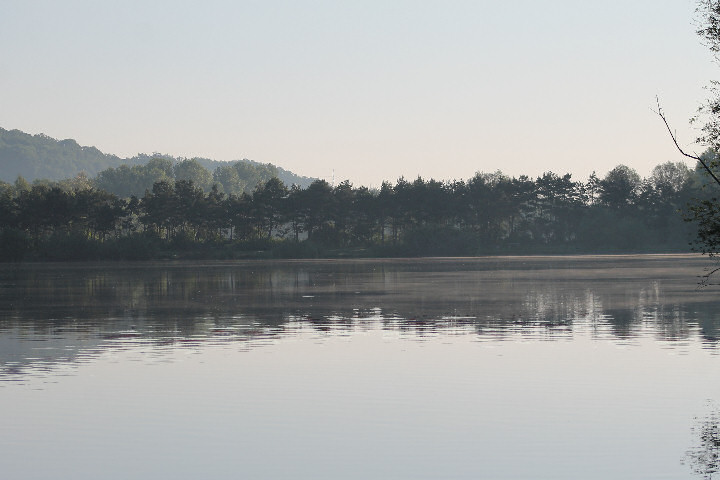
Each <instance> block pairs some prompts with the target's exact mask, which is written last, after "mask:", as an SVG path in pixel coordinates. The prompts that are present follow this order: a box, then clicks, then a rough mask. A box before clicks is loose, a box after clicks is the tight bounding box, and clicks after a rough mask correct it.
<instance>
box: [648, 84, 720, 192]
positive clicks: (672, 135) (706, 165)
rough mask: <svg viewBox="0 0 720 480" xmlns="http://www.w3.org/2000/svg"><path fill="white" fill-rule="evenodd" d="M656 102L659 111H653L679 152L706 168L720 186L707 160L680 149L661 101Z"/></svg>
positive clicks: (657, 99)
mask: <svg viewBox="0 0 720 480" xmlns="http://www.w3.org/2000/svg"><path fill="white" fill-rule="evenodd" d="M655 100H656V101H657V110H653V112H655V113H656V114H657V115H658V116H659V117H660V118H661V119H662V121H663V122H664V123H665V127H666V128H667V131H668V133H669V134H670V138H672V141H673V143H674V144H675V148H677V149H678V151H679V152H680V153H681V154H683V155H684V156H686V157H687V158H692V159H693V160H696V161H698V162H700V164H701V165H702V166H703V167H705V170H706V171H707V172H708V173H709V174H710V176H711V177H712V178H713V180H715V183H717V184H718V185H720V179H718V177H716V176H715V174H714V173H713V171H712V170H710V167H709V166H708V164H707V163H705V160H703V159H702V158H700V157H699V156H698V155H690V154H689V153H685V151H684V150H683V149H682V148H681V147H680V144H679V143H678V141H677V137H675V134H674V133H673V131H672V129H671V128H670V124H669V123H668V121H667V118H666V117H665V113H663V111H662V107H661V106H660V99H659V98H657V97H655Z"/></svg>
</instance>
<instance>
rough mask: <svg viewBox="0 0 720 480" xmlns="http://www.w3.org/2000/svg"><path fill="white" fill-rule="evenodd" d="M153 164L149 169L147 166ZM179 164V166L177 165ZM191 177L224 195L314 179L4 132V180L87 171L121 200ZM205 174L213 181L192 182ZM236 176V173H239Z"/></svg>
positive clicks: (0, 133)
mask: <svg viewBox="0 0 720 480" xmlns="http://www.w3.org/2000/svg"><path fill="white" fill-rule="evenodd" d="M148 164H149V165H148ZM176 165H179V167H174V166H176ZM174 168H175V170H177V169H179V174H180V176H182V175H189V177H188V179H193V181H195V183H199V184H203V185H204V186H207V187H208V188H209V186H210V185H209V183H210V181H211V180H212V176H213V175H219V177H220V178H219V180H218V181H220V183H223V184H225V186H226V193H239V192H242V191H245V190H252V189H253V188H254V187H255V185H257V183H259V182H260V181H266V180H268V179H269V178H271V177H278V178H279V179H280V180H282V181H283V182H285V183H286V184H288V185H292V184H293V183H294V184H297V185H300V186H303V187H306V186H308V185H310V183H311V182H312V181H313V180H314V179H313V178H308V177H303V176H300V175H296V174H294V173H293V172H290V171H288V170H285V169H283V168H280V167H277V166H275V165H272V164H269V163H267V164H263V163H259V162H255V161H253V160H248V159H243V160H234V161H231V162H223V161H219V160H212V159H209V158H193V159H186V158H180V157H173V156H172V155H165V154H158V153H154V154H152V155H148V154H143V153H141V154H137V155H135V156H134V157H130V158H120V157H118V156H116V155H110V154H106V153H103V152H101V151H100V150H98V149H97V148H95V147H85V146H80V145H79V144H78V143H77V142H76V141H75V140H73V139H65V140H57V139H55V138H52V137H50V136H48V135H44V134H42V133H41V134H37V135H30V134H28V133H25V132H22V131H20V130H5V129H3V128H0V181H5V182H13V181H14V180H15V179H16V178H17V177H22V178H24V179H25V180H27V181H29V182H34V181H40V182H45V183H47V182H48V181H50V182H53V181H56V182H57V181H62V180H63V179H68V178H74V177H76V176H77V175H78V174H79V173H81V172H82V173H83V174H84V176H86V177H88V178H96V179H97V183H96V186H98V187H99V188H102V189H105V190H107V191H109V192H112V193H115V194H117V195H119V196H128V195H137V196H141V195H143V194H144V193H145V190H146V189H149V188H152V185H153V183H154V182H156V181H160V180H166V179H174V178H175V173H174V171H173V170H174ZM205 170H207V171H208V174H207V175H209V176H210V177H211V178H210V179H204V178H201V177H197V178H191V177H192V175H193V174H196V173H199V174H203V171H205ZM235 174H237V175H235Z"/></svg>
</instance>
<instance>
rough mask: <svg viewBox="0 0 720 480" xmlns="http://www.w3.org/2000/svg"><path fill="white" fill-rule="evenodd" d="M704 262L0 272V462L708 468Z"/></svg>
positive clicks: (138, 470) (489, 474)
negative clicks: (700, 279)
mask: <svg viewBox="0 0 720 480" xmlns="http://www.w3.org/2000/svg"><path fill="white" fill-rule="evenodd" d="M707 262H708V260H707V259H704V258H701V257H697V256H682V255H680V256H667V255H658V256H612V257H588V256H582V257H514V258H502V257H496V258H480V259H452V260H449V259H422V260H352V261H284V262H218V263H192V262H178V263H158V264H147V263H140V264H52V265H20V266H10V265H5V266H2V267H0V412H2V413H0V472H2V474H1V475H0V476H2V478H11V479H35V478H37V479H47V478H73V479H91V478H92V479H97V478H103V479H115V478H117V479H127V478H140V479H146V478H147V479H157V478H176V479H186V478H187V479H190V478H252V479H263V478H269V479H276V478H279V479H303V478H312V479H325V478H332V479H344V478H349V479H356V478H357V479H369V478H378V479H380V478H382V479H400V478H402V479H416V478H433V479H435V478H437V479H455V478H458V479H459V478H468V479H469V478H472V479H478V478H480V479H564V478H567V479H570V478H572V479H578V478H582V479H610V478H612V479H664V478H667V479H671V478H672V479H684V478H688V479H690V478H703V474H704V475H705V478H715V477H716V476H715V475H713V473H714V471H715V470H717V467H718V466H717V460H715V457H714V456H713V455H717V454H718V453H720V452H719V448H720V447H716V446H715V445H716V442H715V441H716V440H717V444H718V445H720V433H718V428H719V427H718V426H719V425H720V413H719V412H720V382H718V379H720V356H719V355H718V352H720V348H719V347H720V345H718V342H719V339H720V301H719V300H720V297H719V296H718V293H720V290H718V289H719V288H720V287H708V288H698V286H697V282H698V275H702V274H703V272H704V270H703V269H704V267H706V266H707V264H708V263H707ZM717 478H720V475H718V476H717Z"/></svg>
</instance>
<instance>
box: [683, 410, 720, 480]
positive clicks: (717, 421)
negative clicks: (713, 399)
mask: <svg viewBox="0 0 720 480" xmlns="http://www.w3.org/2000/svg"><path fill="white" fill-rule="evenodd" d="M711 409H712V410H711V412H710V413H709V414H707V416H705V417H704V418H702V419H698V421H697V424H696V425H695V426H694V427H693V434H694V437H695V441H696V444H695V445H693V447H692V448H691V449H690V450H688V451H687V453H686V455H685V457H686V458H685V461H686V463H687V464H688V465H689V466H690V468H691V469H692V471H693V473H694V474H696V475H698V476H702V478H704V479H706V480H710V479H712V478H713V475H715V474H716V473H718V472H720V410H718V409H717V408H716V407H713V406H712V405H711Z"/></svg>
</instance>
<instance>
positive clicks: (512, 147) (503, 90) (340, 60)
mask: <svg viewBox="0 0 720 480" xmlns="http://www.w3.org/2000/svg"><path fill="white" fill-rule="evenodd" d="M661 3H662V9H661V8H659V3H658V2H657V1H654V2H650V1H636V2H633V3H632V4H627V3H625V2H619V1H610V2H604V3H603V4H596V3H591V2H571V1H569V0H556V1H544V2H531V1H524V2H523V1H521V2H513V4H512V5H510V4H495V3H490V2H470V1H457V2H453V3H451V4H447V3H441V2H433V1H429V2H422V3H418V2H407V1H396V2H390V3H388V2H374V1H369V2H362V3H357V4H346V3H343V4H338V3H335V2H323V1H304V2H240V3H235V2H210V3H204V4H203V5H202V6H192V5H177V4H175V3H173V2H155V3H153V4H152V5H148V4H145V3H141V2H123V3H121V4H106V3H102V4H97V3H93V2H85V1H76V2H64V3H63V4H56V3H54V2H48V1H39V2H12V1H11V2H9V3H8V4H7V5H5V14H4V15H3V17H2V18H0V42H2V45H4V47H3V50H4V51H3V55H4V58H5V62H3V65H0V92H1V93H0V99H1V100H2V105H3V108H2V110H0V126H2V127H3V128H6V129H10V130H12V129H18V130H22V131H24V132H27V133H31V134H38V133H44V134H46V135H49V136H51V137H53V138H58V139H65V138H72V139H74V140H76V141H77V142H78V143H79V144H81V145H86V146H95V147H97V148H99V149H100V150H102V151H103V152H105V153H110V154H115V155H118V156H120V157H131V156H134V155H136V154H138V153H148V154H149V153H152V152H159V153H164V154H170V155H173V156H181V157H188V158H192V157H205V158H211V159H214V160H225V161H229V160H236V159H242V158H248V159H252V160H255V161H258V162H261V163H273V164H275V165H277V166H279V167H282V168H285V169H287V170H291V171H293V172H294V173H297V174H299V175H304V176H311V177H319V178H324V179H328V180H330V179H331V178H332V176H333V173H334V177H335V180H336V181H341V180H345V179H349V180H350V181H352V182H353V183H354V184H358V185H360V184H362V185H369V186H377V185H379V184H380V182H381V181H382V180H389V181H394V180H396V179H397V178H399V177H401V176H404V177H405V178H415V177H417V176H418V175H420V176H422V177H424V178H435V179H454V178H457V179H459V178H469V177H471V176H472V175H473V174H474V173H475V172H477V171H484V172H492V171H496V170H501V171H503V172H504V173H506V174H508V175H511V176H518V175H529V176H531V177H535V176H538V175H541V174H542V173H543V172H545V171H553V172H555V173H559V174H564V173H572V174H573V177H574V178H576V179H584V178H586V177H587V176H588V175H589V173H590V172H592V171H597V173H598V175H604V173H606V172H607V171H608V170H610V169H611V168H613V167H614V166H616V165H618V164H621V163H622V164H626V165H628V166H630V167H632V168H634V169H636V170H637V171H638V172H639V173H640V174H641V175H643V176H646V175H648V174H649V172H650V170H651V169H652V167H654V166H655V165H657V164H660V163H663V162H666V161H682V160H683V159H682V157H680V155H679V154H678V153H677V152H676V151H675V150H674V147H673V145H672V143H671V141H670V139H669V137H668V135H667V132H666V131H665V130H664V126H663V125H662V123H661V121H660V120H659V119H658V118H657V116H656V115H655V114H654V113H653V112H652V111H651V108H653V107H654V106H655V105H654V103H655V96H656V95H657V96H659V97H660V100H661V102H662V103H663V107H664V109H665V111H666V113H667V115H668V117H669V120H670V121H671V123H672V126H673V128H674V129H676V130H677V134H678V136H679V138H680V141H681V142H682V144H683V146H686V147H688V148H689V149H690V150H693V149H694V150H695V151H698V152H699V151H701V150H702V148H701V147H697V146H694V144H693V140H694V138H695V137H696V136H697V130H696V127H693V126H691V125H690V124H689V118H690V117H692V116H693V115H694V114H695V112H696V110H697V107H698V106H699V105H700V103H701V102H702V100H703V99H704V98H705V97H706V96H707V92H706V91H705V90H704V86H706V85H708V84H709V83H710V81H711V80H712V79H713V74H714V72H715V69H716V68H717V65H716V64H715V63H713V59H712V55H711V53H710V52H709V50H708V49H707V48H706V47H705V46H703V45H702V43H701V41H700V39H699V38H698V37H697V35H696V34H695V30H696V26H695V17H694V9H695V6H696V2H695V1H690V0H681V1H679V2H661ZM11 46H12V47H11Z"/></svg>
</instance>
